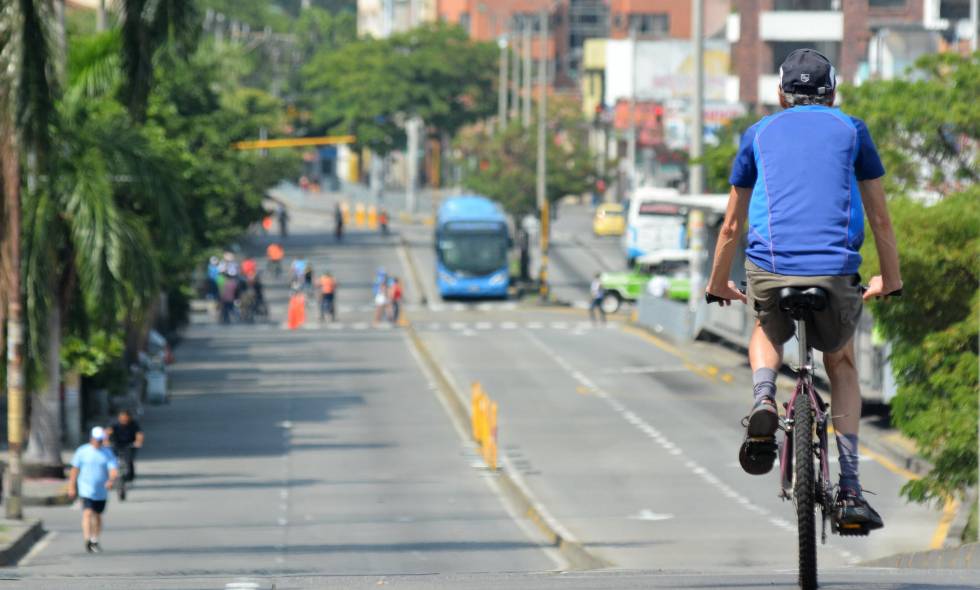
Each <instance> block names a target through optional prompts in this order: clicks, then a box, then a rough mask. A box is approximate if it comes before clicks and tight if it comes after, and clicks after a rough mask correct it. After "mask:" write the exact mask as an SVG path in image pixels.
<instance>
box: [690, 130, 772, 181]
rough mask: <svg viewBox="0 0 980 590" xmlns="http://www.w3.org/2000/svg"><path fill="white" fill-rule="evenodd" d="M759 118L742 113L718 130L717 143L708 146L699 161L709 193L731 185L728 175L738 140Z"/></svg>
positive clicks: (736, 150)
mask: <svg viewBox="0 0 980 590" xmlns="http://www.w3.org/2000/svg"><path fill="white" fill-rule="evenodd" d="M758 120H759V117H758V116H756V115H752V114H749V115H744V116H742V117H738V118H736V119H732V120H731V121H729V122H728V123H726V124H725V125H724V126H723V127H722V128H721V130H719V132H718V143H717V145H712V146H708V147H707V148H706V149H705V150H704V156H702V157H701V159H700V161H701V163H702V164H704V176H705V185H706V186H705V189H706V190H707V191H708V192H709V193H727V192H728V190H729V188H730V187H731V185H730V184H728V177H729V174H730V173H731V171H732V160H734V159H735V154H737V153H738V142H739V140H740V138H741V137H742V134H743V133H745V130H746V129H748V128H749V127H750V126H752V124H754V123H755V122H756V121H758Z"/></svg>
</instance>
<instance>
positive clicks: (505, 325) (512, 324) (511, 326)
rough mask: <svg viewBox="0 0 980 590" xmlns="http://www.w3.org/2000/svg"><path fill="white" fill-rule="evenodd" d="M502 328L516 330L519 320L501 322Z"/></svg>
mask: <svg viewBox="0 0 980 590" xmlns="http://www.w3.org/2000/svg"><path fill="white" fill-rule="evenodd" d="M500 329H502V330H516V329H517V322H501V323H500Z"/></svg>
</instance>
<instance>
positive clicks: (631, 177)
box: [626, 19, 638, 193]
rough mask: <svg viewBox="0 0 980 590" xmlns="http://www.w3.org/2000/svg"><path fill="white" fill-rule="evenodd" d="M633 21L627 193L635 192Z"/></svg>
mask: <svg viewBox="0 0 980 590" xmlns="http://www.w3.org/2000/svg"><path fill="white" fill-rule="evenodd" d="M637 24H638V23H637V22H636V20H635V19H634V20H633V22H631V23H630V104H629V108H630V113H629V114H630V128H629V131H628V133H629V135H628V136H627V138H626V164H627V172H628V182H629V186H628V187H627V189H628V190H627V193H632V191H634V190H636V56H637V51H636V27H637Z"/></svg>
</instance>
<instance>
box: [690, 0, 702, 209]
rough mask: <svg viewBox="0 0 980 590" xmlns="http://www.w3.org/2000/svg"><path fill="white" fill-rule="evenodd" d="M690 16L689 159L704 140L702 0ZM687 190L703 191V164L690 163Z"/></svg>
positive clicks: (695, 155) (697, 0)
mask: <svg viewBox="0 0 980 590" xmlns="http://www.w3.org/2000/svg"><path fill="white" fill-rule="evenodd" d="M691 7H692V10H693V14H692V18H691V27H692V28H693V29H694V30H693V31H691V38H692V39H693V40H694V109H693V113H692V116H691V119H692V121H693V126H692V130H691V154H690V159H691V160H694V159H699V158H700V157H701V155H702V141H703V140H704V0H693V1H692V2H691ZM688 192H689V193H691V194H692V195H699V194H701V193H703V192H704V166H703V165H701V164H692V165H691V166H690V176H689V181H688Z"/></svg>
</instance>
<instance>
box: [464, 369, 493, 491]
mask: <svg viewBox="0 0 980 590" xmlns="http://www.w3.org/2000/svg"><path fill="white" fill-rule="evenodd" d="M471 390H472V394H471V396H470V399H471V403H470V425H471V428H472V430H473V440H475V441H476V442H477V443H478V444H479V445H480V451H481V453H482V455H483V460H484V461H485V462H486V464H487V467H489V468H490V469H492V470H494V471H496V470H497V402H495V401H493V400H491V399H490V396H488V395H487V394H486V392H485V391H483V385H481V384H480V382H479V381H474V382H473V386H472V387H471Z"/></svg>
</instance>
